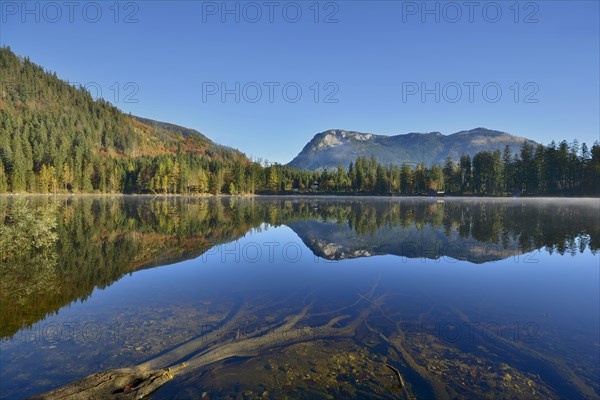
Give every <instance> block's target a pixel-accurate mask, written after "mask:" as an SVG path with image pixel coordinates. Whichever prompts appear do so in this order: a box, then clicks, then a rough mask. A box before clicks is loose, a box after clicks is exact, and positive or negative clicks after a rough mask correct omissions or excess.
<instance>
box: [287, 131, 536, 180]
mask: <svg viewBox="0 0 600 400" xmlns="http://www.w3.org/2000/svg"><path fill="white" fill-rule="evenodd" d="M525 142H527V143H530V144H532V145H536V143H535V142H534V141H532V140H529V139H526V138H522V137H517V136H513V135H510V134H508V133H504V132H499V131H493V130H489V129H485V128H476V129H471V130H469V131H461V132H457V133H454V134H451V135H442V134H441V133H439V132H431V133H408V134H405V135H396V136H385V135H375V134H372V133H361V132H353V131H344V130H340V129H332V130H328V131H325V132H321V133H318V134H316V135H315V136H314V137H313V138H312V140H311V141H310V142H308V144H307V145H306V146H304V148H303V149H302V151H301V152H300V153H299V154H298V155H297V156H296V157H295V158H294V159H293V160H292V161H290V162H289V163H288V165H289V166H291V167H296V168H301V169H310V170H316V169H319V168H327V167H335V166H337V165H338V164H339V163H342V164H344V166H346V167H348V165H349V164H350V162H354V160H355V159H356V157H358V156H362V157H368V158H370V157H371V156H375V158H376V159H377V161H379V162H380V163H383V164H396V165H401V164H402V163H407V164H410V165H416V164H418V163H420V162H423V163H425V164H426V165H428V166H431V165H433V164H440V165H441V164H443V163H444V161H445V160H446V158H447V157H450V158H452V159H453V160H454V161H458V160H459V159H460V156H461V155H463V154H468V155H470V156H471V157H472V156H473V155H475V154H476V153H477V152H480V151H486V150H492V151H493V150H500V151H502V150H503V149H504V147H505V146H506V145H508V146H509V147H510V148H511V150H512V151H513V153H515V152H518V151H519V150H520V149H521V146H522V145H523V143H525Z"/></svg>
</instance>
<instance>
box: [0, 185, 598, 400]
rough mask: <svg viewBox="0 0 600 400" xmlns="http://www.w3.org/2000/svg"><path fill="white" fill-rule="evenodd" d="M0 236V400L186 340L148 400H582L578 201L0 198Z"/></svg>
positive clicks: (590, 228) (586, 248) (585, 257)
mask: <svg viewBox="0 0 600 400" xmlns="http://www.w3.org/2000/svg"><path fill="white" fill-rule="evenodd" d="M0 223H1V225H0V262H1V265H0V267H1V269H0V273H1V281H0V289H1V291H0V301H1V309H0V322H1V325H0V337H1V338H2V341H1V342H0V346H1V352H0V368H1V375H0V376H1V377H0V383H1V389H0V392H1V393H0V398H2V399H19V398H25V397H28V396H31V395H34V394H38V393H42V392H45V391H48V390H51V389H53V388H56V387H59V386H61V385H64V384H67V383H70V382H72V381H74V380H77V379H79V378H82V377H85V376H87V375H90V374H92V373H95V372H99V371H102V370H108V369H114V368H121V367H129V366H134V365H137V364H140V363H143V362H145V361H148V360H153V359H154V358H155V357H156V356H157V355H160V354H163V355H164V354H167V355H168V354H172V353H169V351H171V350H173V349H175V348H176V346H177V345H179V344H181V343H184V342H188V341H191V340H194V339H195V341H193V342H192V343H193V344H194V346H193V347H194V349H193V351H191V350H189V349H188V351H187V352H186V354H185V355H183V356H181V357H179V358H177V359H174V360H171V362H170V363H169V365H170V364H173V363H175V362H180V361H187V362H188V363H189V366H188V367H186V368H187V369H185V370H184V371H183V372H182V373H181V374H179V375H176V376H175V378H174V379H173V380H171V381H169V382H167V383H166V384H165V385H164V386H163V387H162V388H160V389H159V390H158V391H156V392H155V393H154V394H153V395H152V396H151V398H152V399H171V398H176V399H185V398H196V399H199V398H205V399H208V398H210V399H218V398H239V399H252V398H273V399H281V398H305V399H318V398H324V399H325V398H336V399H337V398H419V399H423V398H470V399H482V398H523V399H533V398H540V399H551V398H557V399H558V398H563V399H565V398H569V399H579V398H581V399H592V398H599V397H600V343H599V341H600V339H599V337H600V274H599V271H600V255H599V254H598V250H599V249H600V201H599V200H598V199H594V200H573V199H555V200H553V199H544V200H533V199H453V198H445V199H443V200H437V199H430V198H422V199H418V198H375V199H372V198H360V199H357V198H289V197H286V198H253V199H248V198H221V199H201V198H185V197H176V198H160V197H159V198H150V197H148V198H145V197H135V198H129V197H114V198H111V197H86V196H83V197H56V198H51V197H30V198H26V199H24V198H20V199H14V198H8V197H2V198H0ZM199 338H200V339H201V340H198V339H199ZM257 338H258V339H257ZM246 343H251V344H252V346H253V347H252V350H251V351H250V350H246V351H239V350H236V351H232V352H231V354H229V356H227V357H225V358H223V359H219V360H217V361H211V362H207V361H203V360H206V359H209V358H210V357H208V358H207V357H204V358H202V355H203V354H207V351H208V352H209V353H210V352H211V351H212V353H210V354H215V350H214V349H220V348H221V349H225V348H226V349H230V348H231V349H239V348H244V347H243V346H245V344H246ZM236 346H237V347H236ZM207 349H209V350H207ZM169 365H161V367H166V366H169ZM390 367H392V368H390ZM393 369H396V370H397V371H398V372H399V374H400V376H401V378H402V381H403V385H404V386H403V387H402V388H400V383H399V379H398V377H397V375H396V374H395V372H394V371H393Z"/></svg>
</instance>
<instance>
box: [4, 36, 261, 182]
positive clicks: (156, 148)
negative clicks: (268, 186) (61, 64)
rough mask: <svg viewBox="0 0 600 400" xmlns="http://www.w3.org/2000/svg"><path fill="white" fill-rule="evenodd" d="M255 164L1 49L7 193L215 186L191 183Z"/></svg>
mask: <svg viewBox="0 0 600 400" xmlns="http://www.w3.org/2000/svg"><path fill="white" fill-rule="evenodd" d="M178 157H179V158H178ZM182 157H185V160H183V158H182ZM249 162H250V160H249V159H248V158H247V157H246V156H245V155H244V154H243V153H241V152H240V151H238V150H235V149H232V148H229V147H226V146H221V145H219V144H216V143H214V142H213V141H212V140H210V139H209V138H207V137H206V136H204V135H203V134H201V133H200V132H198V131H195V130H193V129H189V128H184V127H181V126H177V125H173V124H169V123H165V122H158V121H153V120H151V119H147V118H141V117H136V116H132V115H128V114H125V113H123V112H122V111H120V110H119V109H118V108H117V107H115V106H113V105H112V104H110V103H109V102H107V101H105V100H103V99H98V100H94V99H93V98H92V96H91V94H90V93H89V92H88V91H87V90H85V89H84V88H81V87H79V88H77V87H75V86H72V85H70V84H69V83H67V82H65V81H64V80H61V79H60V78H58V77H57V75H56V73H51V72H48V71H45V70H44V69H43V68H42V67H41V66H39V65H36V64H34V63H33V62H31V61H30V60H29V59H28V58H23V57H19V56H17V55H16V54H14V53H13V52H12V51H11V50H10V48H8V47H5V48H0V192H5V191H12V192H23V191H29V192H43V193H45V192H56V191H57V190H64V191H71V192H91V191H101V192H123V191H129V192H149V191H155V192H160V191H163V192H174V191H180V192H187V191H189V189H190V187H191V186H193V187H195V188H196V187H199V186H202V187H203V188H204V187H208V184H204V183H202V185H200V184H199V183H197V182H191V181H190V179H192V180H193V179H196V180H197V179H198V178H197V177H198V176H200V175H202V173H203V172H202V173H201V171H200V170H201V169H202V170H203V171H206V172H211V173H212V172H215V171H217V170H219V171H221V172H219V174H220V176H221V175H225V172H226V171H225V170H226V168H225V167H226V166H227V165H233V164H234V163H244V164H247V163H249ZM215 163H216V164H215ZM148 164H151V165H150V166H148ZM209 170H210V171H209ZM186 174H187V175H186ZM192 177H193V178H192ZM205 180H206V179H205ZM221 181H222V176H221V177H220V178H219V180H218V181H217V182H216V184H215V186H216V187H217V189H218V190H221V187H223V186H224V185H225V184H226V182H221ZM190 182H191V184H190ZM190 185H191V186H190Z"/></svg>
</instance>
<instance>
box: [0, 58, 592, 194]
mask: <svg viewBox="0 0 600 400" xmlns="http://www.w3.org/2000/svg"><path fill="white" fill-rule="evenodd" d="M25 192H29V193H140V194H142V193H147V194H174V193H180V194H209V193H210V194H260V193H262V194H286V193H328V194H334V193H339V194H388V195H389V194H400V195H414V194H432V193H438V192H444V193H446V194H456V195H485V196H503V195H525V196H590V195H599V194H600V144H599V143H598V142H596V143H594V144H593V145H591V147H590V146H588V145H587V144H586V143H581V144H580V143H578V141H577V140H573V141H572V142H570V143H569V142H567V141H562V142H560V143H558V144H556V143H554V142H552V143H550V144H549V145H547V146H543V145H538V146H532V145H530V144H527V143H525V144H523V147H522V148H521V150H520V152H518V153H516V154H513V153H512V152H511V151H510V149H508V148H506V149H505V150H504V151H503V152H501V151H495V152H490V151H485V152H480V153H477V154H475V155H474V156H473V157H470V156H468V155H465V156H462V157H461V158H460V160H459V161H454V160H452V159H448V160H446V162H445V164H444V165H433V166H427V165H425V164H419V165H416V166H415V165H407V164H402V165H394V164H391V165H383V164H380V163H378V162H377V160H376V158H375V157H371V158H368V157H358V158H357V159H356V160H355V161H354V162H352V163H350V165H349V167H348V168H345V167H344V166H343V165H341V164H340V165H339V166H338V167H337V168H330V169H323V170H317V171H305V170H300V169H295V168H292V167H288V166H284V165H279V164H273V165H271V164H268V163H266V162H265V163H263V162H261V161H260V160H257V161H252V160H250V159H248V158H247V157H246V156H245V155H244V154H243V153H241V152H239V151H238V150H235V149H232V148H229V147H226V146H221V145H218V144H216V143H214V142H212V141H211V140H209V139H208V138H207V137H205V136H204V135H202V134H201V133H199V132H196V131H193V130H191V129H186V128H181V127H178V126H175V125H171V124H165V123H160V122H156V121H152V120H147V119H143V118H138V117H135V116H131V115H127V114H124V113H123V112H121V111H120V110H119V109H117V108H116V107H114V106H113V105H111V104H110V103H108V102H107V101H105V100H102V99H100V100H94V99H93V98H92V96H91V94H90V93H89V92H88V91H86V90H85V89H84V88H76V87H74V86H71V85H69V84H68V83H66V82H64V81H62V80H61V79H59V78H58V77H57V76H56V74H55V73H51V72H48V71H44V69H43V68H41V67H40V66H37V65H35V64H34V63H32V62H31V61H30V60H29V59H27V58H21V57H19V56H17V55H15V54H14V53H13V52H12V51H11V50H10V48H8V47H7V48H0V193H25Z"/></svg>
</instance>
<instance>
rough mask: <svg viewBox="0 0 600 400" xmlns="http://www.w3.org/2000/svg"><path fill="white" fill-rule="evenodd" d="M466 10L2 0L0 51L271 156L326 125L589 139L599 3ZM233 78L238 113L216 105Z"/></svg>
mask: <svg viewBox="0 0 600 400" xmlns="http://www.w3.org/2000/svg"><path fill="white" fill-rule="evenodd" d="M464 3H465V2H463V1H458V2H428V3H426V7H427V9H424V8H423V3H422V2H421V1H419V2H401V1H398V2H393V1H381V2H374V1H338V2H320V3H316V6H315V2H314V1H298V2H287V1H274V2H272V3H270V4H272V5H269V3H267V4H265V1H262V0H261V1H258V2H250V3H249V2H228V3H227V5H226V7H227V10H229V11H231V10H233V13H230V14H227V13H226V11H227V10H225V9H224V8H223V4H224V3H223V2H221V1H218V2H201V1H180V2H176V1H169V2H166V1H137V2H134V1H122V2H119V3H117V7H115V2H114V1H98V2H89V1H78V2H76V4H75V5H74V6H72V7H73V8H69V7H71V6H68V5H65V4H64V2H62V1H58V2H55V3H47V2H26V3H23V2H21V1H17V2H12V1H2V2H0V7H1V12H2V15H1V16H0V18H1V19H0V24H1V25H0V42H1V44H2V45H4V46H6V45H8V46H10V47H11V48H12V49H13V51H15V52H16V53H17V54H19V55H23V56H28V57H30V58H31V60H32V61H34V62H36V63H38V64H41V65H43V66H44V67H45V68H46V69H49V70H52V71H56V72H57V74H58V75H59V76H60V77H61V78H63V79H66V80H69V81H72V82H80V83H88V84H89V85H90V91H92V92H93V93H94V91H95V89H94V87H99V88H100V89H101V90H102V95H103V97H105V98H106V99H107V100H109V101H111V102H113V103H115V104H116V105H117V106H118V107H119V108H121V109H122V110H123V111H125V112H131V113H133V114H136V115H141V116H145V117H149V118H153V119H157V120H162V121H168V122H172V123H176V124H179V125H184V126H187V127H191V128H195V129H197V130H199V131H201V132H203V133H204V134H206V135H207V136H208V137H210V138H211V139H213V140H215V141H216V142H219V143H223V144H226V145H230V146H233V147H237V148H239V149H240V150H242V151H244V152H245V153H246V154H248V155H249V156H252V157H254V158H257V157H262V158H263V159H268V160H269V161H277V162H282V163H285V162H288V161H290V160H291V159H292V158H293V157H294V156H295V155H296V154H297V153H298V152H299V151H300V150H301V149H302V147H303V146H304V145H305V144H306V143H307V142H308V141H309V140H310V139H311V138H312V137H313V135H314V134H315V133H317V132H321V131H324V130H326V129H331V128H340V129H347V130H357V131H362V132H371V133H379V134H399V133H408V132H429V131H440V132H442V133H444V134H450V133H453V132H457V131H460V130H465V129H471V128H475V127H479V126H483V127H487V128H490V129H496V130H501V131H506V132H509V133H512V134H515V135H520V136H526V137H529V138H532V139H534V140H537V141H539V142H542V143H545V144H547V143H549V142H550V141H551V140H556V141H560V140H562V139H567V140H572V139H573V138H578V139H579V140H580V141H585V142H587V143H588V144H591V143H593V142H594V140H598V139H599V132H600V126H599V125H600V121H599V119H600V117H599V111H598V110H599V109H600V101H599V91H600V89H599V87H600V82H599V71H600V60H599V58H600V55H599V52H600V49H599V47H600V45H599V38H600V30H599V20H600V10H599V2H598V1H582V2H574V1H539V2H520V3H517V7H515V5H514V4H515V3H514V2H513V1H506V2H505V1H499V2H485V1H480V2H477V3H478V5H475V6H473V8H472V9H470V8H469V6H466V5H464ZM23 4H25V7H24V6H23ZM48 4H51V5H48ZM236 7H237V10H239V11H238V12H237V15H236V11H235V10H236ZM436 9H437V11H436ZM258 10H260V15H259V14H257V11H258ZM298 10H300V12H301V14H302V15H301V16H299V17H297V12H298ZM316 10H318V14H317V13H316ZM117 11H118V12H117ZM428 11H432V13H428ZM98 12H100V13H101V15H100V14H98ZM498 12H500V13H501V14H500V15H498V14H497V13H498ZM223 18H224V19H225V22H223ZM236 18H238V19H239V20H238V21H237V22H236ZM36 19H37V21H36ZM436 19H437V21H436ZM96 20H97V22H94V21H96ZM315 20H316V22H315ZM325 20H327V22H329V23H325ZM115 21H116V22H115ZM294 21H296V22H294ZM494 21H495V22H494ZM126 22H129V23H126ZM115 82H118V84H117V85H115ZM128 82H133V84H130V85H126V84H127V83H128ZM236 82H239V90H238V91H237V92H238V94H239V102H236V99H235V93H230V94H227V95H226V96H225V99H224V100H225V101H222V100H223V99H222V98H221V86H220V85H221V84H222V83H224V84H225V85H226V88H227V89H230V90H232V91H233V92H236ZM269 82H275V83H269ZM315 82H316V83H317V86H314V83H315ZM436 83H439V86H438V88H439V90H436ZM515 83H517V85H516V86H515ZM215 84H216V85H215ZM286 84H287V86H286V90H287V92H286V93H283V87H284V85H286ZM422 84H424V85H425V87H422ZM257 86H258V87H260V88H261V95H260V97H259V96H258V92H257V90H256V89H257ZM316 87H319V92H318V95H317V93H316ZM457 87H458V88H460V89H461V93H460V94H459V93H458V92H457ZM484 87H486V91H485V93H484V89H483V88H484ZM517 87H518V88H519V90H518V92H517ZM117 88H118V89H119V94H118V96H116V89H117ZM270 88H271V89H272V90H273V92H272V95H273V97H272V98H270V94H271V93H270ZM297 88H300V89H301V90H302V96H301V97H300V98H299V100H298V101H297V102H293V100H294V99H295V98H296V90H297ZM498 88H500V89H501V90H502V96H501V97H499V98H498V96H497V94H496V90H497V89H498ZM422 89H427V90H431V92H430V93H429V94H426V95H425V98H424V99H423V98H422V97H421V92H422ZM471 90H472V93H470V91H471ZM135 91H137V93H134V92H135ZM215 91H216V92H217V93H216V94H211V93H213V92H215ZM415 92H416V93H415ZM436 92H437V94H438V95H439V102H436V98H435V97H436ZM470 94H472V96H473V97H472V99H470ZM315 95H317V96H316V97H317V98H316V99H315ZM286 96H287V97H286ZM486 96H487V97H486ZM131 100H137V101H138V102H137V103H131V102H129V101H131ZM315 100H316V101H315ZM326 100H337V102H333V103H332V102H326ZM423 100H424V101H423ZM493 100H497V101H496V102H493ZM536 100H537V102H530V101H536ZM253 101H255V102H253Z"/></svg>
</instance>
